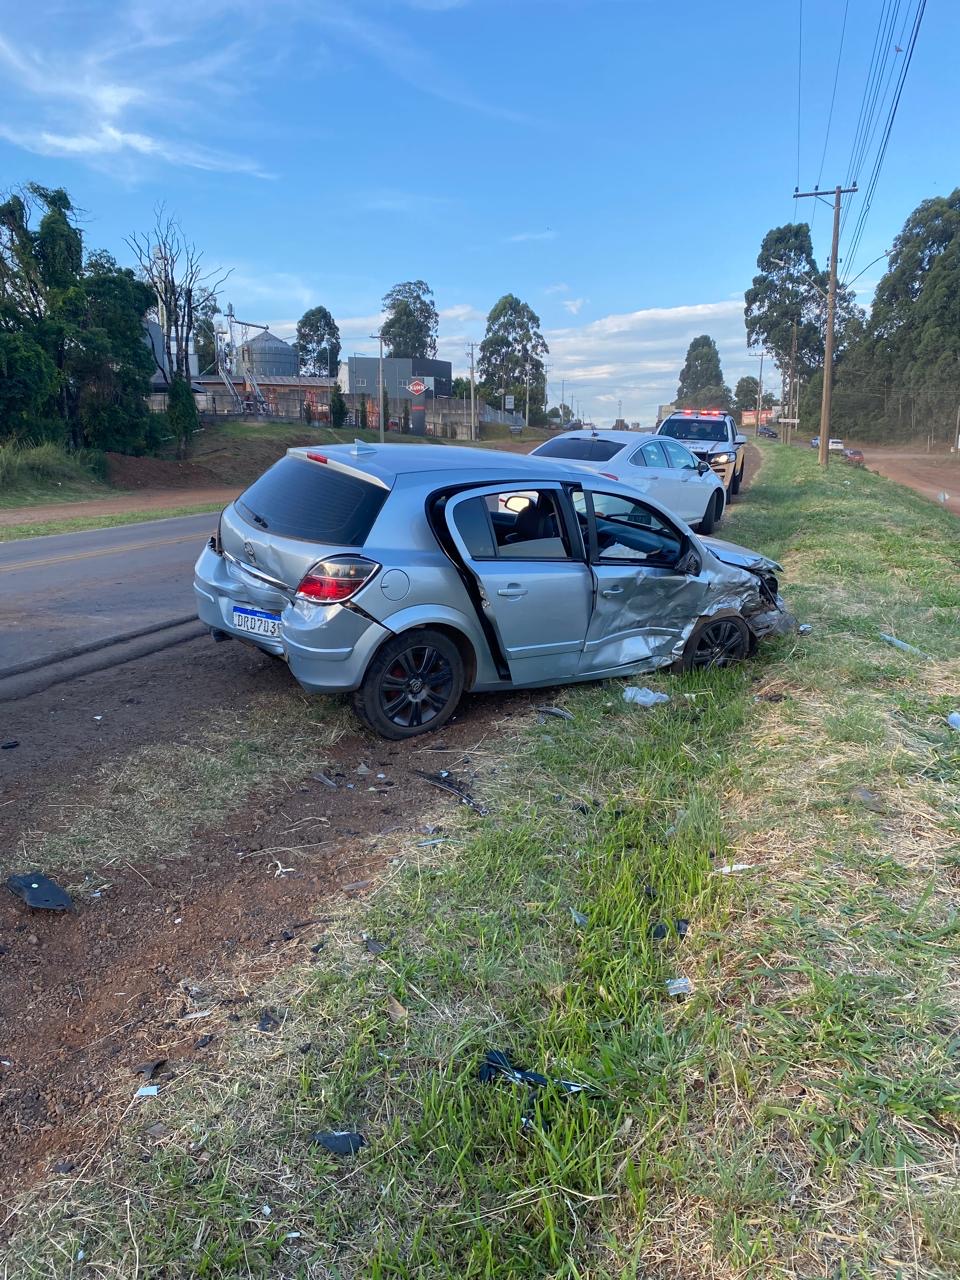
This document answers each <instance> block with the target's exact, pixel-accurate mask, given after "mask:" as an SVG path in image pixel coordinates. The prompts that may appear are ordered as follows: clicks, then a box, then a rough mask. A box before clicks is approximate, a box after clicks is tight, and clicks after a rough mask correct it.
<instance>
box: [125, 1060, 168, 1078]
mask: <svg viewBox="0 0 960 1280" xmlns="http://www.w3.org/2000/svg"><path fill="white" fill-rule="evenodd" d="M166 1065H167V1060H166V1058H151V1059H150V1061H149V1062H141V1063H140V1065H139V1067H134V1068H133V1074H134V1075H135V1076H143V1079H144V1083H146V1082H147V1081H148V1080H152V1079H153V1077H154V1076H155V1075H156V1074H157V1072H158V1071H159V1070H160V1069H161V1068H162V1067H165V1066H166Z"/></svg>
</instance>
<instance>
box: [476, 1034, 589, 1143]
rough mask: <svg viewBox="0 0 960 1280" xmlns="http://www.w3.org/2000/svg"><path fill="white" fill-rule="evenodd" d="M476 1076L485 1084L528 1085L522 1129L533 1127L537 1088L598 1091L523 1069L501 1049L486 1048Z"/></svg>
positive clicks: (579, 1091) (568, 1091) (556, 1077)
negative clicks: (502, 1081)
mask: <svg viewBox="0 0 960 1280" xmlns="http://www.w3.org/2000/svg"><path fill="white" fill-rule="evenodd" d="M477 1078H478V1079H479V1080H480V1083H481V1084H487V1083H489V1082H490V1081H491V1080H509V1081H510V1083H511V1084H523V1085H526V1086H527V1087H528V1089H529V1092H528V1094H527V1105H526V1107H525V1108H524V1112H523V1116H522V1118H521V1125H522V1127H523V1128H524V1129H530V1128H532V1127H533V1123H534V1118H533V1112H534V1109H535V1107H536V1101H537V1090H538V1089H542V1088H544V1087H547V1086H551V1085H552V1086H553V1087H554V1088H556V1089H559V1090H561V1092H563V1093H566V1094H576V1093H588V1094H592V1095H595V1094H596V1093H597V1092H598V1090H597V1089H596V1088H595V1087H594V1086H592V1085H588V1084H578V1083H577V1082H576V1081H574V1080H564V1079H562V1078H561V1077H559V1076H544V1075H541V1074H540V1072H539V1071H525V1070H524V1069H523V1068H522V1067H517V1066H514V1064H513V1063H512V1062H511V1061H510V1059H509V1058H508V1057H507V1055H506V1054H505V1053H504V1052H503V1050H502V1049H490V1050H488V1052H487V1054H486V1056H485V1057H484V1059H483V1062H482V1063H481V1064H480V1070H479V1071H478V1073H477Z"/></svg>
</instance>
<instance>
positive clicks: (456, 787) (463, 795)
mask: <svg viewBox="0 0 960 1280" xmlns="http://www.w3.org/2000/svg"><path fill="white" fill-rule="evenodd" d="M413 772H414V773H416V774H419V775H420V777H421V778H423V780H424V781H425V782H429V783H431V784H432V785H433V786H435V787H439V788H440V790H441V791H449V792H450V794H451V795H452V796H456V797H457V799H458V800H459V801H460V803H461V804H465V805H468V806H469V808H471V809H472V810H473V811H474V813H479V814H480V816H481V817H483V816H484V815H485V814H486V812H487V811H486V809H485V808H484V807H483V805H482V804H480V802H479V801H477V800H474V798H473V796H472V795H471V794H470V792H469V791H468V790H467V789H466V787H465V786H464V785H463V783H461V782H457V781H456V779H455V778H452V777H450V775H449V774H448V773H447V771H446V770H442V771H441V772H440V773H426V772H425V771H424V770H423V769H414V771H413Z"/></svg>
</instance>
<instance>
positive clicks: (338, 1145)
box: [310, 1129, 367, 1156]
mask: <svg viewBox="0 0 960 1280" xmlns="http://www.w3.org/2000/svg"><path fill="white" fill-rule="evenodd" d="M310 1141H311V1142H315V1143H316V1144H317V1146H318V1147H323V1148H324V1150H326V1151H332V1152H333V1154H334V1155H335V1156H355V1155H356V1154H357V1152H358V1151H359V1150H360V1148H361V1147H365V1146H366V1145H367V1140H366V1138H365V1137H364V1136H363V1134H362V1133H351V1132H350V1131H349V1130H336V1129H334V1130H330V1131H328V1132H321V1133H315V1134H314V1135H313V1136H312V1137H311V1139H310Z"/></svg>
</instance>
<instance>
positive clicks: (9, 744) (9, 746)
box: [0, 738, 20, 751]
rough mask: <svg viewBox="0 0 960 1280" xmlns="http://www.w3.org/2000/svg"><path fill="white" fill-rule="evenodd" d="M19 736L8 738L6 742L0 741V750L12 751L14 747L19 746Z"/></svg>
mask: <svg viewBox="0 0 960 1280" xmlns="http://www.w3.org/2000/svg"><path fill="white" fill-rule="evenodd" d="M19 745H20V739H19V738H8V739H7V741H6V742H0V751H12V750H13V748H14V747H19Z"/></svg>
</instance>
